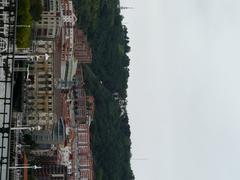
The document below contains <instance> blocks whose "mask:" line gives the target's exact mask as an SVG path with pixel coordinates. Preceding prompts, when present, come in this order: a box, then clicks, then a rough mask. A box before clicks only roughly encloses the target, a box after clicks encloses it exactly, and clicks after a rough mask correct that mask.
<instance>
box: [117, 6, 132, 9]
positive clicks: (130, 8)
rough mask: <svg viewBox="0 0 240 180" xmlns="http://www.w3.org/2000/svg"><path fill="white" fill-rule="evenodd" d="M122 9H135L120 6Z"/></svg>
mask: <svg viewBox="0 0 240 180" xmlns="http://www.w3.org/2000/svg"><path fill="white" fill-rule="evenodd" d="M120 9H134V8H133V7H128V6H120Z"/></svg>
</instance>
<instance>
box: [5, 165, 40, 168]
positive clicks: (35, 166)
mask: <svg viewBox="0 0 240 180" xmlns="http://www.w3.org/2000/svg"><path fill="white" fill-rule="evenodd" d="M41 168H42V167H40V166H37V165H34V166H28V165H26V166H25V165H24V166H10V167H9V169H41Z"/></svg>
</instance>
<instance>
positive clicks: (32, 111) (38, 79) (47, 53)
mask: <svg viewBox="0 0 240 180" xmlns="http://www.w3.org/2000/svg"><path fill="white" fill-rule="evenodd" d="M34 46H35V53H36V54H35V56H34V57H33V61H32V62H31V63H30V64H29V68H28V75H27V89H26V94H27V98H26V99H27V100H26V101H27V102H26V106H27V125H29V126H36V125H40V126H41V128H42V129H51V128H52V127H53V124H54V122H55V121H56V118H55V115H54V113H53V48H54V43H53V41H51V40H41V41H36V42H34Z"/></svg>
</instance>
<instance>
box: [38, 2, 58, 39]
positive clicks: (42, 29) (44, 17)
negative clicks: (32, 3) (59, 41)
mask: <svg viewBox="0 0 240 180" xmlns="http://www.w3.org/2000/svg"><path fill="white" fill-rule="evenodd" d="M41 2H42V6H43V12H42V14H41V20H39V21H38V22H36V23H35V33H36V35H37V38H39V39H52V38H55V37H56V34H57V29H58V27H59V26H61V16H60V0H42V1H41Z"/></svg>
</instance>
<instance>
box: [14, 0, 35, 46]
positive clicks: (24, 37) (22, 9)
mask: <svg viewBox="0 0 240 180" xmlns="http://www.w3.org/2000/svg"><path fill="white" fill-rule="evenodd" d="M17 24H18V25H20V26H18V27H17V39H16V43H17V47H18V48H27V47H29V46H30V37H31V28H30V27H23V25H26V26H29V25H30V26H31V25H32V16H31V14H30V0H19V1H18V11H17Z"/></svg>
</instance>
